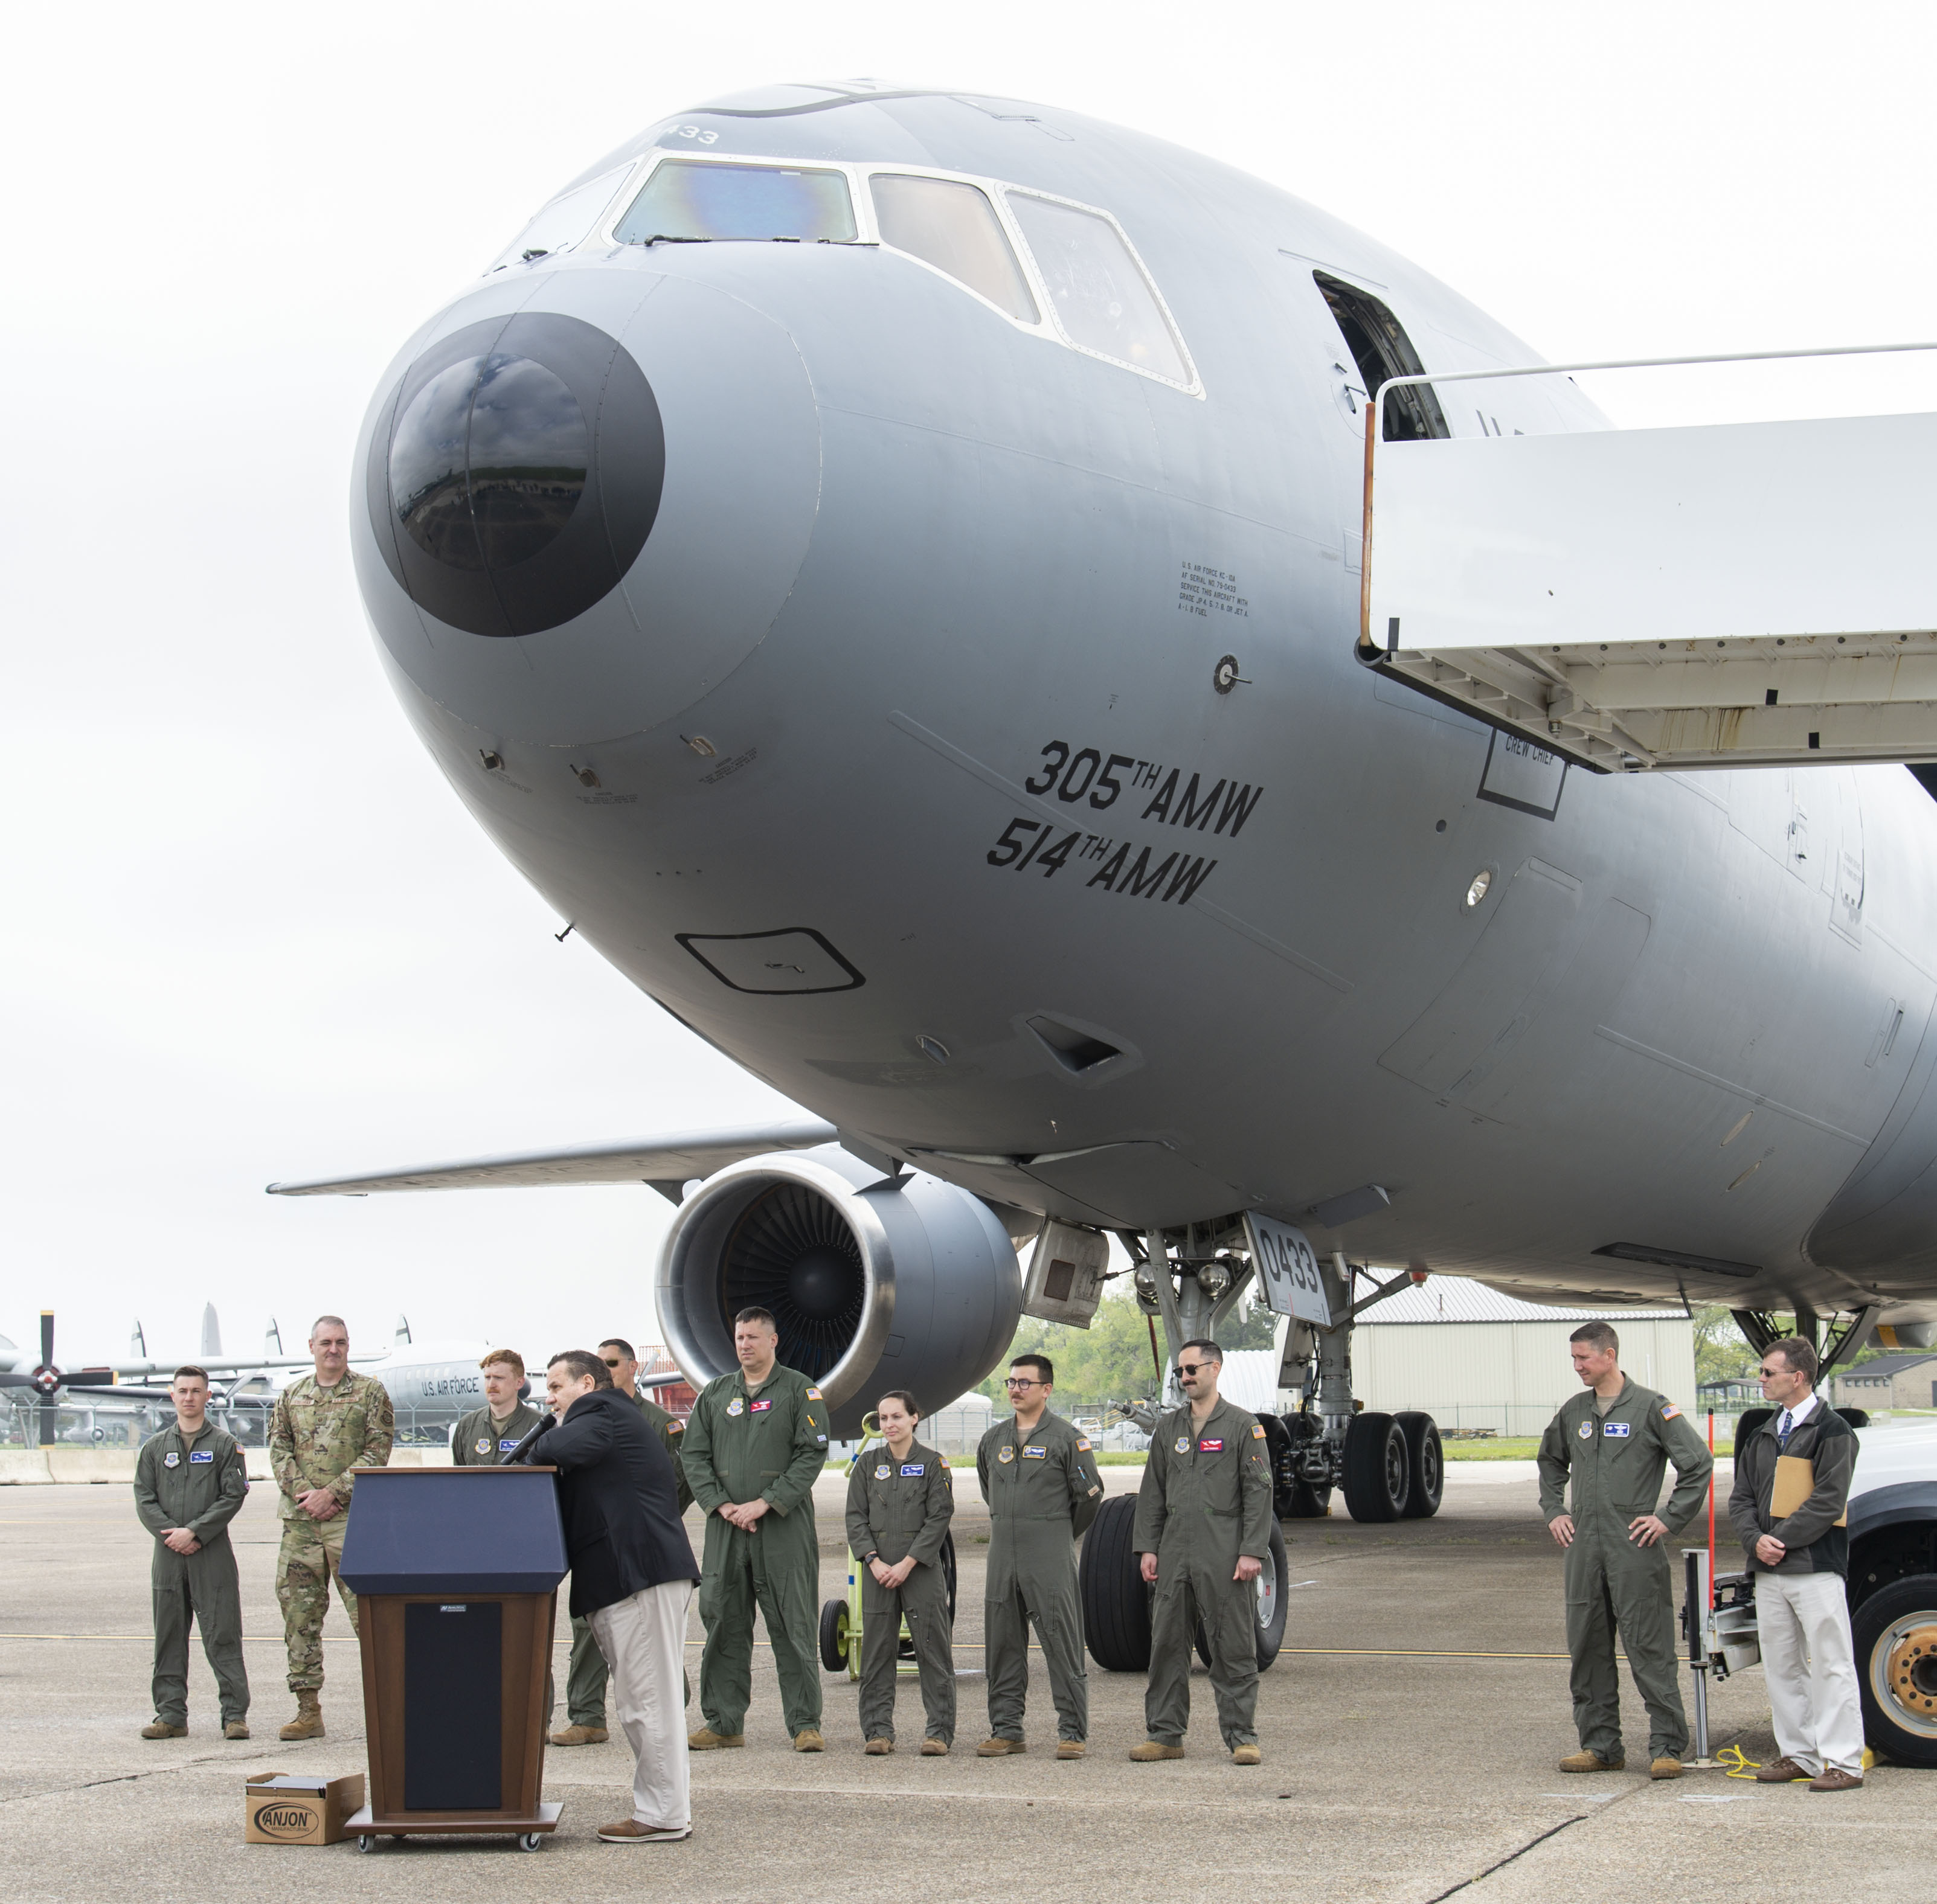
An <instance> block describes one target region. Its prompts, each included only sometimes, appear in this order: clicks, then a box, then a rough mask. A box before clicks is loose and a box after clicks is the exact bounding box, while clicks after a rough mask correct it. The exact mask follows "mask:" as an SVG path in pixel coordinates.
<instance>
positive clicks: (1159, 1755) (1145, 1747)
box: [1130, 1739, 1184, 1765]
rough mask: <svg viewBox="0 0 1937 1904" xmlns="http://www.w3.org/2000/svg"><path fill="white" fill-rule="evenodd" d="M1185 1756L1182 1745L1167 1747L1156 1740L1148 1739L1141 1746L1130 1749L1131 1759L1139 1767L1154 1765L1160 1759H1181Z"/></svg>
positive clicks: (1159, 1740) (1133, 1746)
mask: <svg viewBox="0 0 1937 1904" xmlns="http://www.w3.org/2000/svg"><path fill="white" fill-rule="evenodd" d="M1183 1756H1184V1748H1183V1747H1182V1746H1181V1745H1165V1744H1164V1743H1163V1741H1162V1740H1161V1739H1145V1740H1144V1742H1143V1743H1142V1744H1141V1745H1132V1747H1131V1748H1130V1757H1132V1758H1133V1759H1134V1760H1135V1761H1136V1762H1137V1763H1138V1764H1139V1765H1150V1764H1153V1763H1155V1761H1156V1760H1158V1759H1181V1757H1183Z"/></svg>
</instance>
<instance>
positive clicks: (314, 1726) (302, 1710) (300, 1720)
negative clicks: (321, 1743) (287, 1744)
mask: <svg viewBox="0 0 1937 1904" xmlns="http://www.w3.org/2000/svg"><path fill="white" fill-rule="evenodd" d="M276 1736H277V1738H278V1739H320V1738H321V1737H322V1736H323V1701H322V1700H321V1698H320V1697H319V1696H318V1695H317V1694H315V1693H313V1692H299V1693H298V1694H296V1717H295V1718H293V1719H292V1720H291V1721H289V1724H287V1725H286V1726H285V1727H283V1729H282V1730H281V1731H280V1732H279V1733H277V1735H276Z"/></svg>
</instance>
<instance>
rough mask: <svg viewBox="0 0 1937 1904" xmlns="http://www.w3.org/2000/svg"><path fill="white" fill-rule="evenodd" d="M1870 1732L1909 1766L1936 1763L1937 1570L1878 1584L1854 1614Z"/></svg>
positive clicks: (1867, 1732) (1875, 1744) (1873, 1742)
mask: <svg viewBox="0 0 1937 1904" xmlns="http://www.w3.org/2000/svg"><path fill="white" fill-rule="evenodd" d="M1850 1636H1851V1639H1853V1640H1854V1642H1855V1643H1856V1655H1857V1687H1858V1689H1859V1691H1860V1692H1861V1694H1862V1695H1863V1736H1864V1737H1865V1738H1866V1739H1868V1740H1869V1742H1870V1744H1871V1745H1872V1748H1874V1749H1875V1750H1876V1751H1880V1752H1887V1753H1888V1754H1890V1757H1892V1758H1893V1759H1895V1760H1896V1761H1897V1762H1898V1763H1899V1764H1902V1765H1927V1766H1937V1573H1913V1574H1911V1576H1909V1578H1908V1579H1903V1580H1893V1581H1892V1582H1890V1585H1888V1586H1887V1587H1879V1588H1878V1589H1877V1591H1875V1593H1873V1594H1871V1595H1870V1597H1869V1599H1867V1600H1865V1601H1864V1602H1863V1604H1862V1605H1861V1606H1859V1607H1858V1608H1857V1610H1856V1611H1855V1612H1854V1613H1852V1614H1851V1615H1850Z"/></svg>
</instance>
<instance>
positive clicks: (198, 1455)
mask: <svg viewBox="0 0 1937 1904" xmlns="http://www.w3.org/2000/svg"><path fill="white" fill-rule="evenodd" d="M214 1459H215V1454H214V1450H213V1449H211V1448H197V1449H196V1451H195V1452H194V1453H193V1454H191V1455H190V1456H189V1460H190V1461H214Z"/></svg>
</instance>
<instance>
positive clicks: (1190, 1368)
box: [1177, 1362, 1217, 1376]
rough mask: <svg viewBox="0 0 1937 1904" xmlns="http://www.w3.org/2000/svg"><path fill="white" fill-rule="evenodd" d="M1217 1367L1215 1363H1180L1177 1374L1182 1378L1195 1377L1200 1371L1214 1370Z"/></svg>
mask: <svg viewBox="0 0 1937 1904" xmlns="http://www.w3.org/2000/svg"><path fill="white" fill-rule="evenodd" d="M1215 1367H1217V1364H1216V1363H1215V1362H1180V1363H1178V1365H1177V1373H1178V1375H1179V1376H1189V1375H1195V1374H1196V1373H1197V1372H1198V1370H1199V1369H1214V1368H1215Z"/></svg>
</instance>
